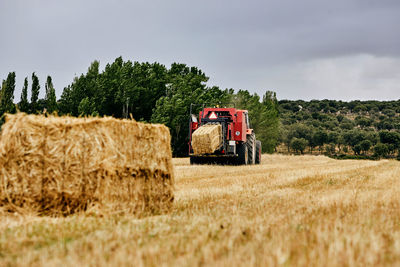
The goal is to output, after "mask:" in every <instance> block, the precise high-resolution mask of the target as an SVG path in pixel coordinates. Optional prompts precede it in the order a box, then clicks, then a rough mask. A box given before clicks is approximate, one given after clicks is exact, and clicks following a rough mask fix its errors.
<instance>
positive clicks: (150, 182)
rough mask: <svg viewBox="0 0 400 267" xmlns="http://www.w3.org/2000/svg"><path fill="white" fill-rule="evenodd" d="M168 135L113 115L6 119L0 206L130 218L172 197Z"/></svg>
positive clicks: (158, 208)
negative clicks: (89, 212) (104, 116)
mask: <svg viewBox="0 0 400 267" xmlns="http://www.w3.org/2000/svg"><path fill="white" fill-rule="evenodd" d="M171 158H172V155H171V147H170V134H169V130H168V128H167V127H165V126H163V125H152V124H144V123H138V122H135V121H131V120H118V119H113V118H72V117H54V116H50V117H47V118H46V117H44V116H37V115H26V114H24V113H19V114H16V115H7V117H6V123H5V124H4V125H3V127H2V133H1V140H0V206H2V207H3V208H4V209H6V210H9V211H21V212H24V211H28V212H32V211H33V212H36V213H39V214H45V215H55V216H57V215H68V214H72V213H75V212H80V211H85V210H88V209H91V210H97V211H100V212H113V213H114V212H116V213H119V212H128V213H134V214H144V213H159V212H163V211H165V210H168V209H169V208H170V207H171V205H172V200H173V182H174V179H173V169H172V159H171Z"/></svg>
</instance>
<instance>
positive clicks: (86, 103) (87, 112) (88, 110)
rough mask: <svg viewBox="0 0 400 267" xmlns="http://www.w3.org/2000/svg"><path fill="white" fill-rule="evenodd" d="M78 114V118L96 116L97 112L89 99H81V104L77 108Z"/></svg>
mask: <svg viewBox="0 0 400 267" xmlns="http://www.w3.org/2000/svg"><path fill="white" fill-rule="evenodd" d="M78 112H79V115H80V116H97V115H98V113H97V110H96V106H95V103H94V102H93V101H91V100H90V99H89V97H85V98H84V99H82V101H81V103H79V106H78Z"/></svg>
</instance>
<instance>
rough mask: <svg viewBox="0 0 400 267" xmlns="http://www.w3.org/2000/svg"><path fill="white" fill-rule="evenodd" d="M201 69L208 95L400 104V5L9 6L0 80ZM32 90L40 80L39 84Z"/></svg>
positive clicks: (119, 2)
mask: <svg viewBox="0 0 400 267" xmlns="http://www.w3.org/2000/svg"><path fill="white" fill-rule="evenodd" d="M119 56H122V57H123V59H124V60H125V61H126V60H131V61H139V62H160V63H162V64H164V65H166V66H167V67H169V66H170V65H171V63H173V62H179V63H185V64H187V65H189V66H196V67H199V68H200V69H201V70H203V71H204V72H205V73H206V75H207V76H208V77H210V79H209V81H208V83H207V85H208V86H214V85H216V86H219V87H220V88H222V89H225V88H234V89H235V90H238V89H245V90H249V91H250V92H252V93H258V94H259V95H263V94H264V93H265V91H266V90H272V91H275V92H276V93H277V98H278V99H293V100H295V99H303V100H311V99H336V100H344V101H349V100H356V99H360V100H371V99H375V100H398V99H400V1H399V0H335V1H332V0H301V1H299V0H291V1H289V0H247V1H243V0H241V1H239V0H201V1H200V0H198V1H192V0H168V1H165V0H147V1H145V0H113V1H112V0H84V1H82V0H0V79H5V78H6V77H7V74H8V73H9V72H10V71H15V72H16V75H17V86H16V93H15V101H16V102H17V101H19V99H20V92H21V89H22V85H23V80H24V78H25V77H27V76H28V77H30V76H31V75H32V72H36V73H37V74H38V76H39V79H40V81H41V88H42V89H41V96H43V95H44V82H45V80H46V77H47V75H50V76H52V78H53V83H54V86H55V88H56V94H57V96H58V97H59V96H60V95H61V93H62V90H63V88H64V87H66V86H67V85H69V84H71V82H72V81H73V78H74V77H75V76H78V75H80V74H81V73H86V71H87V68H88V67H89V65H90V63H91V62H93V61H94V60H99V61H100V67H101V68H102V69H104V67H105V65H106V64H107V63H111V62H113V61H114V60H115V58H117V57H119ZM29 82H31V81H29Z"/></svg>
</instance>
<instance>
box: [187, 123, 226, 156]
mask: <svg viewBox="0 0 400 267" xmlns="http://www.w3.org/2000/svg"><path fill="white" fill-rule="evenodd" d="M221 144H222V127H221V124H206V125H203V126H201V127H200V128H198V129H197V130H196V131H194V132H193V134H192V148H193V153H194V154H196V155H199V154H208V153H213V152H214V151H215V150H217V149H218V148H220V147H221Z"/></svg>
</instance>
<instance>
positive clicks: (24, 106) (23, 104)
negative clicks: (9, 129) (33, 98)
mask: <svg viewBox="0 0 400 267" xmlns="http://www.w3.org/2000/svg"><path fill="white" fill-rule="evenodd" d="M18 108H19V111H21V112H29V102H28V77H26V78H25V81H24V87H22V93H21V101H20V102H19V104H18Z"/></svg>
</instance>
